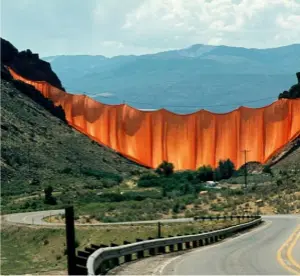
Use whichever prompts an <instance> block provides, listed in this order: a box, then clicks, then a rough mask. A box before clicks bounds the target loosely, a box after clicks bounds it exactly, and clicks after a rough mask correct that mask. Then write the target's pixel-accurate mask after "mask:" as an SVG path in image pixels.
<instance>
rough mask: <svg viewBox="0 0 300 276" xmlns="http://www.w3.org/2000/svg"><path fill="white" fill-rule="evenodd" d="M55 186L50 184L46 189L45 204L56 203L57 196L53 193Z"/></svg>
mask: <svg viewBox="0 0 300 276" xmlns="http://www.w3.org/2000/svg"><path fill="white" fill-rule="evenodd" d="M52 192H53V188H52V186H48V187H47V188H45V189H44V193H45V200H44V203H45V204H50V205H55V204H56V198H55V197H54V196H53V195H52Z"/></svg>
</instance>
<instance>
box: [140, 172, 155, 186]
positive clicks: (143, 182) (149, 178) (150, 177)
mask: <svg viewBox="0 0 300 276" xmlns="http://www.w3.org/2000/svg"><path fill="white" fill-rule="evenodd" d="M137 185H138V187H144V188H148V187H155V186H160V181H159V177H158V176H157V175H154V174H145V175H142V176H141V177H140V179H139V180H138V183H137Z"/></svg>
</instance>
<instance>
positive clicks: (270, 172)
mask: <svg viewBox="0 0 300 276" xmlns="http://www.w3.org/2000/svg"><path fill="white" fill-rule="evenodd" d="M263 172H264V173H268V174H270V175H272V176H273V172H272V170H271V167H270V166H269V165H265V166H264V168H263Z"/></svg>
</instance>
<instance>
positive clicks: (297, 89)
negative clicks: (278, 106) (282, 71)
mask: <svg viewBox="0 0 300 276" xmlns="http://www.w3.org/2000/svg"><path fill="white" fill-rule="evenodd" d="M296 76H297V79H298V83H297V84H295V85H293V86H292V87H291V88H290V89H289V91H286V90H285V91H283V92H282V93H280V94H279V96H278V99H284V98H286V99H297V98H300V72H297V73H296Z"/></svg>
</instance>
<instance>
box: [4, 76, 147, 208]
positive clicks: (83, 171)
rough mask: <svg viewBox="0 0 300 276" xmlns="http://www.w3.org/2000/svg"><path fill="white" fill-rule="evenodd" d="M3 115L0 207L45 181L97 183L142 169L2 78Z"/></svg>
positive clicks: (63, 185) (57, 185)
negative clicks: (0, 200) (67, 122)
mask: <svg viewBox="0 0 300 276" xmlns="http://www.w3.org/2000/svg"><path fill="white" fill-rule="evenodd" d="M1 117H2V118H1V182H2V183H1V184H2V187H1V188H2V189H1V196H2V205H3V207H4V208H3V209H2V211H3V210H5V206H6V203H8V202H10V199H11V197H12V196H15V197H21V196H22V197H26V196H29V195H30V196H33V195H34V194H39V193H41V192H42V191H43V189H44V188H45V187H47V186H48V185H51V186H53V188H54V191H55V192H63V191H67V190H69V189H70V190H76V189H78V188H79V187H84V186H95V187H97V188H99V189H101V188H103V187H111V186H114V185H117V184H119V182H121V181H122V180H123V179H126V178H128V177H131V175H133V174H139V172H141V171H145V169H144V168H142V167H140V166H138V165H136V164H134V163H132V162H131V161H129V160H127V159H125V158H123V157H121V156H120V155H118V154H117V153H115V152H113V151H112V150H110V149H107V148H105V147H102V146H100V145H98V144H97V143H95V142H93V141H91V140H90V139H89V138H88V137H85V136H84V135H82V134H81V133H79V132H77V131H76V130H74V129H72V128H71V127H69V126H67V125H66V124H65V123H64V122H63V121H62V120H60V119H58V118H56V117H55V116H53V115H52V114H50V112H48V111H47V110H45V109H44V108H43V107H41V106H40V105H38V104H37V103H36V102H34V101H33V100H31V99H30V98H29V97H27V96H26V95H24V94H23V93H22V92H20V91H19V90H18V89H16V88H15V86H14V84H13V82H9V81H5V80H2V82H1ZM52 208H53V206H52Z"/></svg>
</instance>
